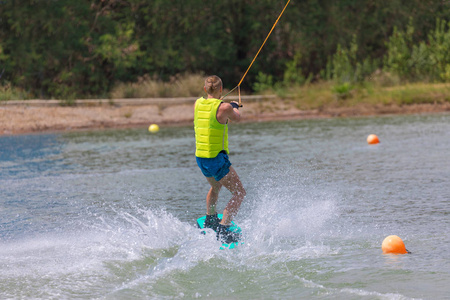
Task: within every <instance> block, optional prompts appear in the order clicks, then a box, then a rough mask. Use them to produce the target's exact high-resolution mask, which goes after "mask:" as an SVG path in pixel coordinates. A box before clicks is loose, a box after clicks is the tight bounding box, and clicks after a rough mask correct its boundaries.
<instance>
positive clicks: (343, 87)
mask: <svg viewBox="0 0 450 300" xmlns="http://www.w3.org/2000/svg"><path fill="white" fill-rule="evenodd" d="M203 80H204V76H202V75H182V76H178V77H174V78H173V79H172V81H170V82H159V81H156V80H152V79H150V78H142V79H141V80H140V81H138V82H136V83H128V84H125V83H119V84H117V85H116V87H115V88H114V89H113V90H112V92H111V94H110V95H109V97H110V98H111V99H121V98H164V97H170V98H176V97H200V96H202V93H201V92H202V89H201V87H202V86H203ZM224 92H225V93H226V92H227V90H226V89H225V91H224ZM235 94H236V93H233V94H231V95H235ZM259 94H276V95H278V96H279V97H280V98H282V99H286V101H287V102H289V103H290V104H291V105H294V106H295V107H296V108H298V109H301V110H311V109H319V110H321V109H325V108H336V107H342V108H345V107H347V108H350V107H354V106H358V105H365V106H389V105H397V106H404V105H412V104H433V103H437V104H442V103H450V83H424V82H422V83H408V84H397V85H394V86H392V85H390V86H389V85H387V86H386V85H383V84H379V83H377V82H363V83H360V84H347V83H344V84H336V83H334V82H332V81H323V82H318V83H312V84H305V85H302V86H293V87H291V88H273V87H272V88H267V89H265V90H264V91H262V92H260V93H259ZM8 100H27V93H26V92H25V91H22V90H19V89H15V88H14V87H11V86H6V87H5V86H4V87H2V88H1V89H0V101H8ZM67 104H70V102H68V101H67V100H61V105H67Z"/></svg>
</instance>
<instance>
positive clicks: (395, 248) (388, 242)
mask: <svg viewBox="0 0 450 300" xmlns="http://www.w3.org/2000/svg"><path fill="white" fill-rule="evenodd" d="M381 250H383V253H384V254H388V253H391V254H406V253H410V252H409V251H408V250H406V248H405V244H404V243H403V241H402V239H401V238H399V237H398V236H396V235H390V236H388V237H386V238H385V239H384V241H383V243H382V244H381Z"/></svg>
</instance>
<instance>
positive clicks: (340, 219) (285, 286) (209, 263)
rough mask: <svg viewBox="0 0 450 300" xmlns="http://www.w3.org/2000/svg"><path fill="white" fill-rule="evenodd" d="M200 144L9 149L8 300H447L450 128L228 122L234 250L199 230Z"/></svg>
mask: <svg viewBox="0 0 450 300" xmlns="http://www.w3.org/2000/svg"><path fill="white" fill-rule="evenodd" d="M371 133H375V134H377V135H378V137H379V138H380V140H381V143H380V144H378V145H368V144H367V142H366V137H367V136H368V135H369V134H371ZM193 134H194V133H193V128H192V127H177V128H161V130H160V131H159V132H158V133H157V134H150V133H148V132H147V131H146V130H142V129H134V130H109V131H87V132H76V133H68V134H66V133H64V134H37V135H18V136H3V137H0V299H23V298H33V299H74V298H78V299H92V298H100V299H167V298H169V299H192V298H212V299H215V298H221V299H223V298H231V299H301V298H304V299H448V297H449V295H450V242H449V239H450V115H449V114H437V115H413V116H389V117H377V118H346V119H321V120H303V121H288V122H265V123H254V124H232V125H231V126H230V133H229V134H230V150H231V154H230V160H231V162H232V163H233V166H234V167H235V169H236V171H237V172H238V174H239V175H240V177H241V180H242V182H243V184H244V186H245V188H246V190H247V197H246V199H245V203H244V204H243V206H242V208H241V211H240V212H239V214H238V216H237V217H236V219H235V221H236V222H237V223H238V224H239V225H240V226H241V227H242V230H243V233H244V242H245V243H244V244H243V245H241V246H240V247H239V248H237V249H234V250H229V251H223V250H219V246H220V244H219V243H218V242H217V241H216V240H215V238H214V236H213V235H212V234H207V235H201V234H199V230H198V229H197V228H196V225H195V220H196V219H197V218H198V217H200V216H201V215H203V214H204V213H205V196H206V193H207V191H208V184H207V182H206V180H205V178H204V177H203V175H202V174H201V172H200V170H199V169H198V167H197V165H196V162H195V157H194V147H195V145H194V136H193ZM229 197H230V194H229V192H228V191H226V190H223V191H222V192H221V196H220V198H219V209H223V207H224V205H225V203H226V202H227V201H228V199H229ZM391 234H395V235H398V236H400V237H401V238H402V239H403V240H404V242H405V244H406V248H407V249H408V250H410V251H411V252H412V254H409V255H384V254H382V251H381V243H382V241H383V239H384V238H385V237H386V236H388V235H391Z"/></svg>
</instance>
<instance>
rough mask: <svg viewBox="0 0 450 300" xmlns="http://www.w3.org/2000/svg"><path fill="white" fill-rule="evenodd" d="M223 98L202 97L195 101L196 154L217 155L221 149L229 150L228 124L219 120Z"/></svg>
mask: <svg viewBox="0 0 450 300" xmlns="http://www.w3.org/2000/svg"><path fill="white" fill-rule="evenodd" d="M221 103H222V100H219V99H215V98H207V99H205V98H203V97H202V98H200V99H197V101H196V102H195V112H194V128H195V156H197V157H202V158H213V157H216V156H217V155H218V154H219V152H220V151H222V150H225V151H226V152H227V154H228V153H229V151H228V126H227V124H221V123H219V121H217V109H218V108H219V105H220V104H221Z"/></svg>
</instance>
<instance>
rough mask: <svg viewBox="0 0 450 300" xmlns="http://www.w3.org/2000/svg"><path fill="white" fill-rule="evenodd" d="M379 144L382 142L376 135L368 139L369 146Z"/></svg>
mask: <svg viewBox="0 0 450 300" xmlns="http://www.w3.org/2000/svg"><path fill="white" fill-rule="evenodd" d="M379 142H380V140H379V139H378V137H377V136H376V135H375V134H371V135H369V136H368V137H367V143H368V144H369V145H373V144H378V143H379Z"/></svg>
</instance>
